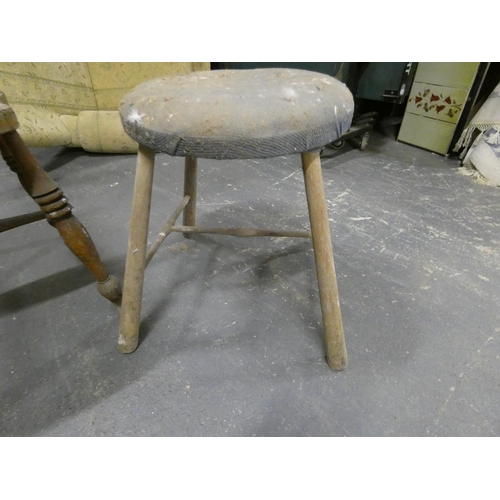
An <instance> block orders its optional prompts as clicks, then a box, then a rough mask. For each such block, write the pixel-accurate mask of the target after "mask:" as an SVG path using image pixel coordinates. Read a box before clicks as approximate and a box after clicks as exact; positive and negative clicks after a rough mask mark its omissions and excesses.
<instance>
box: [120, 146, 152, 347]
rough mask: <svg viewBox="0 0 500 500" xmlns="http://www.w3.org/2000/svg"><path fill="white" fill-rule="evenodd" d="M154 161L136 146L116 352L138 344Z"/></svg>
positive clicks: (146, 149)
mask: <svg viewBox="0 0 500 500" xmlns="http://www.w3.org/2000/svg"><path fill="white" fill-rule="evenodd" d="M154 162H155V152H154V151H153V150H151V149H149V148H147V147H145V146H142V145H139V152H138V155H137V171H136V175H135V184H134V197H133V201H132V215H131V219H130V234H129V242H128V253H127V261H126V265H125V278H124V282H123V299H122V307H121V316H120V333H119V336H118V349H119V350H120V351H121V352H124V353H130V352H133V351H135V350H136V349H137V345H138V343H139V326H140V316H141V303H142V290H143V284H144V271H145V269H146V251H147V244H148V232H149V214H150V209H151V193H152V187H153V173H154Z"/></svg>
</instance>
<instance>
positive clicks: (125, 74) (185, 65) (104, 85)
mask: <svg viewBox="0 0 500 500" xmlns="http://www.w3.org/2000/svg"><path fill="white" fill-rule="evenodd" d="M194 64H195V63H190V62H175V63H165V62H163V63H133V62H125V63H119V62H114V63H88V65H89V72H90V76H91V78H92V84H93V87H94V92H95V97H96V101H97V109H99V110H113V111H115V110H118V105H119V103H120V100H121V99H122V97H124V96H125V94H127V93H128V92H129V91H131V90H132V89H133V88H134V87H136V86H137V85H139V83H142V82H145V81H147V80H152V79H153V78H159V77H161V76H164V75H169V74H178V73H191V72H192V71H193V70H194ZM202 64H203V65H204V66H202V68H203V69H210V65H209V63H202Z"/></svg>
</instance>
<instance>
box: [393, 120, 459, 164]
mask: <svg viewBox="0 0 500 500" xmlns="http://www.w3.org/2000/svg"><path fill="white" fill-rule="evenodd" d="M454 132H455V124H453V123H447V122H444V121H441V120H433V119H432V118H426V117H425V116H419V115H413V114H409V113H407V114H406V115H405V118H404V120H403V123H402V124H401V129H400V130H399V136H398V140H399V141H402V142H406V143H408V144H412V145H414V146H418V147H421V148H424V149H428V150H430V151H435V152H436V153H440V154H443V155H444V154H446V153H447V152H448V148H449V147H450V143H451V140H452V138H453V134H454Z"/></svg>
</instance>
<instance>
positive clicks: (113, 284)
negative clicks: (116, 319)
mask: <svg viewBox="0 0 500 500" xmlns="http://www.w3.org/2000/svg"><path fill="white" fill-rule="evenodd" d="M97 290H98V292H99V293H100V294H101V295H102V296H103V297H105V298H107V299H108V300H109V301H110V302H113V303H114V304H120V303H121V301H122V287H121V284H120V281H119V280H118V278H115V277H114V276H112V275H109V277H108V279H107V280H105V281H101V282H99V283H97Z"/></svg>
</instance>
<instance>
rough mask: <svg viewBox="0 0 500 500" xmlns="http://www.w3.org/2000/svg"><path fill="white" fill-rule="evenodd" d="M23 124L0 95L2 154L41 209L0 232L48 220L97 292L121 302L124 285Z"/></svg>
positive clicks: (7, 222)
mask: <svg viewBox="0 0 500 500" xmlns="http://www.w3.org/2000/svg"><path fill="white" fill-rule="evenodd" d="M18 127H19V122H18V121H17V117H16V115H15V113H14V111H13V110H12V108H11V107H10V106H9V104H8V102H7V99H6V97H5V94H4V93H3V92H0V150H1V153H2V157H3V159H4V160H5V162H6V163H7V165H8V166H9V167H10V169H11V170H12V171H13V172H14V173H16V174H17V176H18V178H19V181H20V183H21V185H22V186H23V188H24V189H25V191H26V192H27V193H28V194H29V195H30V196H31V198H33V200H34V201H35V202H36V203H37V204H38V206H39V207H40V212H35V213H33V214H26V215H20V216H16V217H10V218H8V219H3V220H0V232H3V231H7V230H9V229H13V228H15V227H19V226H22V225H24V224H29V223H31V222H34V221H36V220H41V219H44V218H46V219H47V221H48V222H49V224H50V225H51V226H53V227H55V228H56V229H57V231H58V232H59V234H60V236H61V238H62V239H63V241H64V243H66V245H67V247H68V248H69V249H70V250H71V251H72V252H73V253H74V254H75V255H76V257H78V258H79V259H80V261H81V262H82V263H83V264H84V265H85V266H87V268H88V269H89V270H90V271H91V272H92V273H93V275H94V276H95V278H96V279H97V282H98V284H97V289H98V290H99V292H100V293H101V295H103V296H104V297H106V298H107V299H109V300H110V301H112V302H114V303H120V301H121V286H120V282H119V281H118V279H117V278H115V277H114V276H111V275H110V274H109V273H108V272H107V271H106V269H105V267H104V265H103V263H102V261H101V259H100V257H99V254H98V252H97V250H96V247H95V245H94V243H93V241H92V239H91V237H90V235H89V234H88V232H87V230H86V229H85V227H84V226H83V225H82V223H81V222H80V221H79V220H78V219H77V218H76V217H75V216H74V215H73V213H72V206H71V205H70V204H69V203H68V199H67V198H66V197H65V196H64V194H63V192H62V191H61V189H60V188H59V186H58V185H57V183H56V182H55V181H54V180H53V179H52V178H51V177H50V176H49V175H48V174H47V173H46V172H45V171H44V170H43V169H42V168H41V167H40V165H39V164H38V162H37V161H36V159H35V158H34V157H33V155H32V154H31V153H30V151H29V149H28V148H27V147H26V145H25V144H24V142H23V140H22V138H21V136H20V135H19V134H18V132H17V128H18Z"/></svg>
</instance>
